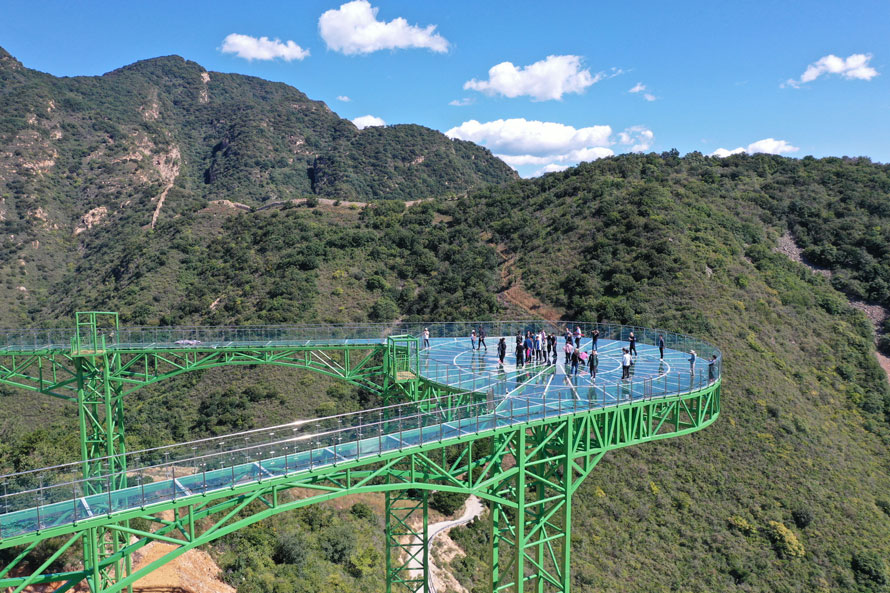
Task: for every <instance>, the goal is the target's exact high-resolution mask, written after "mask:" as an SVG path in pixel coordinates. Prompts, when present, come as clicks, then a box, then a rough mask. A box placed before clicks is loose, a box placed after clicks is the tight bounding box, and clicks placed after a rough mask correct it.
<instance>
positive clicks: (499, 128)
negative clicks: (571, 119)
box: [445, 117, 612, 155]
mask: <svg viewBox="0 0 890 593" xmlns="http://www.w3.org/2000/svg"><path fill="white" fill-rule="evenodd" d="M611 134H612V128H610V127H609V126H591V127H587V128H574V127H572V126H567V125H565V124H560V123H556V122H545V121H536V120H527V119H525V118H521V117H520V118H515V119H498V120H495V121H490V122H485V123H480V122H478V121H476V120H475V119H471V120H470V121H465V122H464V123H462V124H461V125H459V126H457V127H455V128H451V129H450V130H448V131H447V132H445V135H446V136H449V137H450V138H459V139H461V140H470V141H472V142H476V143H477V144H482V145H484V146H486V147H487V148H489V149H490V150H492V151H495V152H504V153H507V154H537V155H547V154H555V153H565V152H568V151H570V150H576V149H580V148H586V147H590V146H608V145H609V144H610V143H611V142H610V140H609V136H610V135H611Z"/></svg>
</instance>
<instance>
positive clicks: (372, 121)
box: [352, 115, 386, 130]
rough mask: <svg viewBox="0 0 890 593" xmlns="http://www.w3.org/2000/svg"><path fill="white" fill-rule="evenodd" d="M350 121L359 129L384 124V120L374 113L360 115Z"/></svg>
mask: <svg viewBox="0 0 890 593" xmlns="http://www.w3.org/2000/svg"><path fill="white" fill-rule="evenodd" d="M352 123H354V124H355V127H357V128H358V129H359V130H364V129H365V128H370V127H372V126H385V125H386V122H385V121H383V119H382V118H379V117H377V116H376V115H362V116H359V117H356V118H355V119H353V120H352Z"/></svg>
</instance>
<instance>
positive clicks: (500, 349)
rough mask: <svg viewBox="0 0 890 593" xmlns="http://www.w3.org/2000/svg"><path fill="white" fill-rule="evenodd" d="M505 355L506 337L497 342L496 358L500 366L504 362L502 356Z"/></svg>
mask: <svg viewBox="0 0 890 593" xmlns="http://www.w3.org/2000/svg"><path fill="white" fill-rule="evenodd" d="M505 356H507V338H501V339H500V341H499V342H498V360H499V361H500V362H501V366H503V364H504V357H505Z"/></svg>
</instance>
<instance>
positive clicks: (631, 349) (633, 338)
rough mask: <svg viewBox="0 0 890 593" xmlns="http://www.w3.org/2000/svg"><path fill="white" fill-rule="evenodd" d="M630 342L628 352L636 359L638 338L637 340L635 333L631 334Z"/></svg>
mask: <svg viewBox="0 0 890 593" xmlns="http://www.w3.org/2000/svg"><path fill="white" fill-rule="evenodd" d="M628 341H629V342H630V347H629V348H628V349H627V352H628V353H629V354H630V355H631V356H634V357H635V356H636V355H637V338H636V336H634V333H633V332H630V337H629V338H628Z"/></svg>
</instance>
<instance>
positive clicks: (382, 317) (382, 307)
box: [368, 297, 399, 322]
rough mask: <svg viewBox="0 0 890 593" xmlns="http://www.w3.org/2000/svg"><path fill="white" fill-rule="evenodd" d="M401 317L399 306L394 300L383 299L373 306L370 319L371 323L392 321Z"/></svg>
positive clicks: (369, 315)
mask: <svg viewBox="0 0 890 593" xmlns="http://www.w3.org/2000/svg"><path fill="white" fill-rule="evenodd" d="M398 316H399V306H398V305H397V304H395V303H394V302H393V301H392V299H390V298H387V297H383V298H381V299H380V300H378V301H377V302H376V303H374V304H373V305H371V310H370V311H368V317H369V318H370V319H371V321H378V322H381V321H392V320H393V319H395V318H396V317H398Z"/></svg>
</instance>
